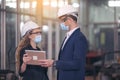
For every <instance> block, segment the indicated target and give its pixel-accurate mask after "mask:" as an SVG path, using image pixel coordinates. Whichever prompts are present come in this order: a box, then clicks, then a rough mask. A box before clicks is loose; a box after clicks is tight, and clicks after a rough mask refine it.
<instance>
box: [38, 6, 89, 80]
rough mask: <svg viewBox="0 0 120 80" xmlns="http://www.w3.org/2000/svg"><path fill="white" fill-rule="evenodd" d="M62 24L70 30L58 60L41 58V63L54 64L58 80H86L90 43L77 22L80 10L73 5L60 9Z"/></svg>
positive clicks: (59, 14) (59, 15)
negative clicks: (86, 64) (86, 59)
mask: <svg viewBox="0 0 120 80" xmlns="http://www.w3.org/2000/svg"><path fill="white" fill-rule="evenodd" d="M58 18H59V20H60V26H61V29H63V30H68V32H67V36H66V38H65V39H64V41H63V44H62V45H61V48H60V52H59V57H58V60H56V61H55V60H40V65H41V66H44V67H50V66H52V65H54V66H55V67H56V69H57V71H58V74H57V80H85V78H84V77H85V57H86V53H87V50H88V43H87V40H86V38H85V36H84V35H83V34H82V32H81V31H80V28H79V27H80V26H78V24H77V18H78V10H77V9H75V8H74V7H73V6H71V5H66V6H64V7H61V8H60V9H59V11H58Z"/></svg>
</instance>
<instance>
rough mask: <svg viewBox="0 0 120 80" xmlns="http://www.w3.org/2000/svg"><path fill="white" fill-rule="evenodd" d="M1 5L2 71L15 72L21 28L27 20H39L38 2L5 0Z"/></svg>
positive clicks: (0, 67) (0, 50)
mask: <svg viewBox="0 0 120 80" xmlns="http://www.w3.org/2000/svg"><path fill="white" fill-rule="evenodd" d="M0 3H2V5H1V7H0V9H1V10H0V21H1V20H2V21H1V23H2V24H0V31H1V33H2V34H1V33H0V41H1V43H2V44H1V46H2V47H1V46H0V69H10V70H13V71H15V63H16V62H15V50H16V47H17V44H18V42H19V40H20V26H21V25H23V24H24V22H25V21H27V20H30V19H31V20H34V21H36V20H37V19H36V7H37V0H3V1H2V2H1V1H0ZM1 16H2V17H1ZM36 22H37V21H36ZM1 26H2V27H1ZM1 35H2V36H1ZM1 64H2V65H1Z"/></svg>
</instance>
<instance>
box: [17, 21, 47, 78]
mask: <svg viewBox="0 0 120 80" xmlns="http://www.w3.org/2000/svg"><path fill="white" fill-rule="evenodd" d="M21 36H22V40H21V41H20V43H19V45H18V47H17V50H16V54H17V62H18V64H17V66H19V67H18V71H19V74H20V76H22V77H23V79H22V80H48V76H47V68H44V67H41V66H40V65H29V64H27V62H28V61H30V60H31V58H30V57H29V56H28V55H27V54H26V53H25V50H40V48H38V47H37V43H40V42H41V30H40V28H39V26H38V25H37V24H36V23H34V22H32V21H28V22H26V23H25V24H24V26H23V27H22V29H21Z"/></svg>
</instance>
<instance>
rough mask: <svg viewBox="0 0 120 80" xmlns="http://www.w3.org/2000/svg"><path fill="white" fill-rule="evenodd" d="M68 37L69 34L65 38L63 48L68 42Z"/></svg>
mask: <svg viewBox="0 0 120 80" xmlns="http://www.w3.org/2000/svg"><path fill="white" fill-rule="evenodd" d="M68 38H69V35H68V34H67V36H66V37H65V39H64V42H63V45H62V49H63V48H64V46H65V43H66V42H67V40H68Z"/></svg>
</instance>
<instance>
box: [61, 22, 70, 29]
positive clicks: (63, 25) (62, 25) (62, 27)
mask: <svg viewBox="0 0 120 80" xmlns="http://www.w3.org/2000/svg"><path fill="white" fill-rule="evenodd" d="M60 27H61V29H62V30H69V27H68V26H65V24H64V23H61V24H60Z"/></svg>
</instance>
